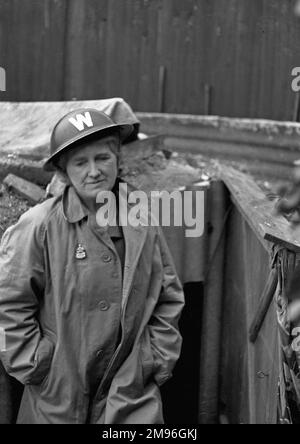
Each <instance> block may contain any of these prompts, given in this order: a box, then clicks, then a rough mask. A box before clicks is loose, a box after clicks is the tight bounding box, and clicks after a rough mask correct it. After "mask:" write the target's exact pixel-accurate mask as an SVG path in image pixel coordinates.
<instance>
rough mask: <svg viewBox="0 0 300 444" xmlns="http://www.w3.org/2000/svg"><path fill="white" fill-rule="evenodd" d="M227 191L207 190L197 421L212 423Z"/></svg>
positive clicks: (214, 418)
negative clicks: (206, 251) (207, 229)
mask: <svg viewBox="0 0 300 444" xmlns="http://www.w3.org/2000/svg"><path fill="white" fill-rule="evenodd" d="M227 204H228V203H227V194H226V190H225V187H224V185H223V184H222V183H221V182H215V183H214V184H213V186H212V189H211V190H210V191H209V207H210V210H209V216H208V221H209V224H210V227H211V233H210V236H209V246H208V250H209V251H208V258H207V270H206V271H207V276H206V279H205V282H204V301H203V320H202V322H203V325H202V335H201V355H200V382H199V386H200V387H199V423H200V424H215V423H217V421H218V413H219V383H220V379H219V375H220V358H221V338H222V330H221V328H222V307H223V281H224V274H223V271H224V258H225V230H226V213H227V210H228V206H227Z"/></svg>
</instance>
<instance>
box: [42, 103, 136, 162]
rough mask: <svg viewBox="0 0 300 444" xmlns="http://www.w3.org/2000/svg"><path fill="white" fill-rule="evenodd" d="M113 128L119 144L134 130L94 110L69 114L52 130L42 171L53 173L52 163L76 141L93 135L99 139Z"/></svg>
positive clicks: (81, 110)
mask: <svg viewBox="0 0 300 444" xmlns="http://www.w3.org/2000/svg"><path fill="white" fill-rule="evenodd" d="M113 128H115V129H118V130H119V133H120V139H121V142H124V140H125V139H127V138H128V137H129V136H130V135H131V133H132V132H133V130H134V127H133V125H130V124H116V123H115V122H114V121H113V120H112V119H111V118H110V117H109V116H108V115H107V114H105V113H103V112H101V111H98V110H96V109H92V108H82V109H78V110H75V111H71V112H69V113H68V114H66V115H65V116H64V117H62V118H61V119H60V120H59V121H58V122H57V124H56V125H55V127H54V128H53V131H52V134H51V140H50V156H49V159H47V161H46V162H45V164H44V170H46V171H53V169H54V164H53V162H54V161H55V160H56V159H57V158H58V157H59V155H60V154H61V153H62V152H65V151H66V150H67V149H69V148H70V147H72V145H73V144H74V143H75V142H77V141H78V140H82V139H84V138H85V137H88V136H90V135H91V134H95V133H99V138H101V132H103V133H104V131H107V130H108V129H113ZM103 135H104V134H103Z"/></svg>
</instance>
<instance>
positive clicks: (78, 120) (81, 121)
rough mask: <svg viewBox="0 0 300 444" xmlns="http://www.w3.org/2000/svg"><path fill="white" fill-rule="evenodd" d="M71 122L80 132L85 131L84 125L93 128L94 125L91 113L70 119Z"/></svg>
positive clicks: (77, 115)
mask: <svg viewBox="0 0 300 444" xmlns="http://www.w3.org/2000/svg"><path fill="white" fill-rule="evenodd" d="M69 122H70V123H72V125H74V126H75V128H77V129H78V131H83V130H84V125H86V126H88V127H89V128H91V127H92V126H93V125H94V124H93V121H92V117H91V115H90V113H89V112H86V113H84V115H83V114H76V117H72V118H70V119H69Z"/></svg>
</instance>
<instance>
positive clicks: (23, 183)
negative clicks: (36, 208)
mask: <svg viewBox="0 0 300 444" xmlns="http://www.w3.org/2000/svg"><path fill="white" fill-rule="evenodd" d="M3 183H4V184H5V185H7V186H8V187H9V188H12V189H13V190H14V191H16V193H18V194H19V195H20V196H23V197H25V199H27V200H29V202H31V203H33V204H36V203H38V202H40V201H41V200H42V199H43V198H44V197H45V191H44V190H43V189H42V188H41V187H39V186H38V185H35V184H34V183H31V182H28V180H24V179H22V178H21V177H17V176H15V175H14V174H9V175H8V176H7V177H6V178H5V179H4V181H3Z"/></svg>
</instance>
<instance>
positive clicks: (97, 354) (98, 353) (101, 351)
mask: <svg viewBox="0 0 300 444" xmlns="http://www.w3.org/2000/svg"><path fill="white" fill-rule="evenodd" d="M102 353H103V350H102V349H101V350H98V351H97V353H96V356H97V358H100V356H101V355H102Z"/></svg>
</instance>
